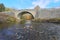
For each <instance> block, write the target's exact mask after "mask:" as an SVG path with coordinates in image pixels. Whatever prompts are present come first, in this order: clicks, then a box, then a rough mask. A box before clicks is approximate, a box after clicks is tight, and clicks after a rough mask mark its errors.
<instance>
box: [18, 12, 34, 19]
mask: <svg viewBox="0 0 60 40" xmlns="http://www.w3.org/2000/svg"><path fill="white" fill-rule="evenodd" d="M26 13H28V14H30V15H31V16H32V18H31V19H34V16H33V15H32V14H31V13H30V12H28V11H22V12H21V13H19V14H18V17H20V18H21V17H22V15H23V14H26Z"/></svg>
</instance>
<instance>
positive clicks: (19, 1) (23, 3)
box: [0, 0, 60, 9]
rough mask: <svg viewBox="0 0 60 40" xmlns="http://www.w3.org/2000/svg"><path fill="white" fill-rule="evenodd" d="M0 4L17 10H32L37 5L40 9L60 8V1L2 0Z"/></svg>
mask: <svg viewBox="0 0 60 40" xmlns="http://www.w3.org/2000/svg"><path fill="white" fill-rule="evenodd" d="M0 3H3V4H4V5H5V7H9V8H15V9H26V8H30V9H32V8H34V7H35V6H37V5H39V6H40V8H60V0H0Z"/></svg>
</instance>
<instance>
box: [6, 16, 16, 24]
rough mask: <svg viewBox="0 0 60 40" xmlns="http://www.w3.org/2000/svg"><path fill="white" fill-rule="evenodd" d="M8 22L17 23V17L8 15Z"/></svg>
mask: <svg viewBox="0 0 60 40" xmlns="http://www.w3.org/2000/svg"><path fill="white" fill-rule="evenodd" d="M6 22H7V23H9V24H13V23H16V18H14V17H8V18H7V20H6Z"/></svg>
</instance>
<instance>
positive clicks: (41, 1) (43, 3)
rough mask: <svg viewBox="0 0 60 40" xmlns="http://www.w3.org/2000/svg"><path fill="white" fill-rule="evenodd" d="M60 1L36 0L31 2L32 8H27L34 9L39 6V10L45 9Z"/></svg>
mask: <svg viewBox="0 0 60 40" xmlns="http://www.w3.org/2000/svg"><path fill="white" fill-rule="evenodd" d="M59 1H60V0H36V1H33V2H32V5H33V6H32V7H29V8H30V9H32V8H34V7H35V6H37V5H39V6H40V8H47V6H48V5H50V4H51V3H58V2H59Z"/></svg>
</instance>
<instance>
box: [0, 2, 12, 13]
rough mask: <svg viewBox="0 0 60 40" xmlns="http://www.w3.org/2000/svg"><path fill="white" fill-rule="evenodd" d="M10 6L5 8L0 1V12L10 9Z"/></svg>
mask: <svg viewBox="0 0 60 40" xmlns="http://www.w3.org/2000/svg"><path fill="white" fill-rule="evenodd" d="M11 9H12V8H7V7H5V5H4V4H3V3H0V12H4V11H11Z"/></svg>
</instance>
